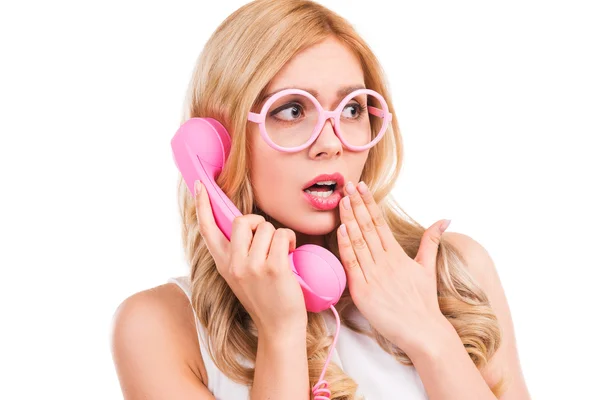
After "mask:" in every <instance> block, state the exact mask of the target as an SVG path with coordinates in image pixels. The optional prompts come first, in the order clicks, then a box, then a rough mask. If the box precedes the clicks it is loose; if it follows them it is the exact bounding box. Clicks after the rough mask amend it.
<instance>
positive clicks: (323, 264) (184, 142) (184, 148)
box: [171, 118, 346, 317]
mask: <svg viewBox="0 0 600 400" xmlns="http://www.w3.org/2000/svg"><path fill="white" fill-rule="evenodd" d="M230 147H231V138H230V136H229V133H228V132H227V130H226V129H225V127H223V125H222V124H221V123H220V122H219V121H217V120H216V119H213V118H190V119H189V120H187V121H186V122H185V123H183V124H182V125H181V126H180V127H179V129H178V130H177V132H176V133H175V136H174V137H173V139H172V140H171V148H172V150H173V159H174V161H175V164H176V165H177V168H178V169H179V171H180V172H181V175H182V176H183V178H184V180H185V182H186V184H187V187H188V189H189V191H190V193H192V196H194V182H195V181H196V180H197V179H200V181H201V182H202V183H203V184H204V186H205V187H206V190H207V192H208V196H209V198H210V202H211V206H212V210H213V215H214V216H215V221H216V223H217V226H218V227H219V228H220V229H221V231H222V232H223V234H224V235H225V236H226V237H227V239H230V238H231V229H232V223H233V219H234V218H235V217H236V216H239V215H242V214H241V213H240V211H239V210H238V209H237V208H236V207H235V206H234V205H233V203H232V202H231V200H229V198H227V196H226V195H225V193H223V191H222V190H221V188H219V186H217V184H216V182H215V179H216V178H217V176H218V175H219V173H220V172H221V170H222V169H223V165H224V164H225V161H226V160H227V157H228V156H229V149H230ZM289 260H290V267H291V268H292V271H293V272H294V274H295V275H296V278H297V280H298V282H299V284H300V286H301V288H302V293H303V294H304V302H305V304H306V309H307V310H308V311H311V312H320V311H323V310H325V309H328V308H333V307H331V306H333V305H334V304H336V303H337V302H338V301H339V299H340V296H341V295H342V292H343V291H344V289H345V287H346V274H345V271H344V267H343V266H342V265H341V263H340V261H339V260H338V259H337V258H336V257H335V256H334V255H333V254H332V253H331V252H330V251H328V250H327V249H324V248H323V247H320V246H317V245H313V244H305V245H303V246H300V247H297V248H296V249H295V250H294V251H292V252H290V254H289ZM334 311H335V310H334ZM336 317H337V316H336Z"/></svg>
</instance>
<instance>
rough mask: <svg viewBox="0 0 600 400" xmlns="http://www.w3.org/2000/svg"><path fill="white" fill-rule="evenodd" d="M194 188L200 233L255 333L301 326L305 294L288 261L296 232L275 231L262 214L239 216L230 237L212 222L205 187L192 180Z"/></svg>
mask: <svg viewBox="0 0 600 400" xmlns="http://www.w3.org/2000/svg"><path fill="white" fill-rule="evenodd" d="M198 189H200V191H199V190H198ZM195 190H196V192H195V193H196V195H195V204H196V215H197V218H198V227H199V230H200V234H201V235H202V237H203V238H204V241H205V242H206V246H207V247H208V250H209V252H210V254H211V255H212V257H213V259H214V260H215V264H216V266H217V270H218V271H219V273H220V274H221V276H222V277H223V278H224V279H225V281H226V282H227V284H228V285H229V287H231V290H232V291H233V292H234V293H235V295H236V297H237V298H238V299H239V300H240V302H241V303H242V305H243V306H244V307H245V309H246V311H248V313H249V314H250V316H251V317H252V320H253V321H254V323H255V324H256V327H257V329H258V333H259V335H260V336H262V335H266V336H269V335H272V334H274V335H279V334H282V333H283V334H285V333H286V332H290V331H291V332H293V331H294V330H297V329H300V330H301V331H305V330H306V324H307V313H306V306H305V304H304V296H303V294H302V289H301V288H300V284H299V283H298V281H297V279H296V277H295V274H294V273H293V272H292V269H291V268H290V263H289V260H288V254H289V252H290V251H292V250H294V249H295V248H296V235H295V233H294V231H292V230H291V229H286V228H279V229H277V230H275V228H274V226H273V225H272V224H271V223H270V222H266V221H265V218H264V217H263V216H261V215H256V214H248V215H242V216H239V217H236V218H235V219H234V220H233V226H232V231H231V242H229V240H227V237H226V236H225V235H224V234H223V232H221V230H220V229H219V227H218V226H217V224H216V222H215V219H214V215H213V212H212V208H211V206H210V198H209V197H208V193H207V191H206V188H205V187H204V185H202V183H201V182H200V181H196V187H195Z"/></svg>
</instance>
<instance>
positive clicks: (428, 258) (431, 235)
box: [415, 219, 451, 271]
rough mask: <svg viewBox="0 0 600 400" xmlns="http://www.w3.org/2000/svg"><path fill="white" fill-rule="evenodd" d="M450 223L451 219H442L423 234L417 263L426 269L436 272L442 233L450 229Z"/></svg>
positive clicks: (416, 259)
mask: <svg viewBox="0 0 600 400" xmlns="http://www.w3.org/2000/svg"><path fill="white" fill-rule="evenodd" d="M450 221H451V220H449V219H442V220H440V221H438V222H436V223H435V224H433V225H431V226H430V227H429V228H428V229H427V230H426V231H425V233H424V234H423V237H422V238H421V245H420V246H419V251H418V252H417V256H416V257H415V261H416V262H418V263H419V264H421V265H422V266H423V267H425V268H426V269H429V270H431V271H434V270H435V260H436V258H437V253H438V248H439V245H440V240H441V239H442V233H444V231H445V230H446V229H447V228H448V225H450Z"/></svg>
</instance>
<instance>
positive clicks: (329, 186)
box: [304, 181, 338, 199]
mask: <svg viewBox="0 0 600 400" xmlns="http://www.w3.org/2000/svg"><path fill="white" fill-rule="evenodd" d="M337 186H338V185H337V182H334V181H329V182H322V183H315V184H314V185H311V186H309V187H307V188H306V189H304V192H305V193H308V194H310V195H313V196H315V197H320V198H324V199H326V198H328V197H329V196H331V195H332V194H333V192H335V190H336V189H337Z"/></svg>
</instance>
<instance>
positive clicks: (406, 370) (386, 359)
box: [168, 276, 428, 400]
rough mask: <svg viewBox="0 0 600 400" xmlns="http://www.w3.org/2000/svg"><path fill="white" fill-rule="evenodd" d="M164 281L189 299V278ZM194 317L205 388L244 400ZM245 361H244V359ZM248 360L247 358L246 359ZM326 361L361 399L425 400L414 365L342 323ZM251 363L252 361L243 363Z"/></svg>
mask: <svg viewBox="0 0 600 400" xmlns="http://www.w3.org/2000/svg"><path fill="white" fill-rule="evenodd" d="M168 282H171V283H175V284H177V285H178V286H179V287H180V288H181V290H183V292H184V293H185V294H186V295H187V297H188V299H191V289H190V280H189V277H187V276H180V277H173V278H169V279H168ZM322 313H323V317H324V319H325V322H326V324H327V328H328V330H329V333H330V334H332V335H334V334H335V329H336V321H335V317H334V315H333V313H332V312H331V311H330V310H327V311H323V312H322ZM194 318H195V320H196V330H197V332H198V341H199V343H200V351H201V353H202V360H203V361H204V366H205V368H206V373H207V375H208V390H210V392H211V393H212V394H213V396H215V398H216V399H217V400H225V399H226V400H247V399H249V398H250V389H249V387H247V386H244V385H242V384H239V383H236V382H233V381H232V380H231V379H229V378H228V377H227V376H226V375H225V374H223V373H222V372H221V371H220V370H219V369H218V368H217V367H216V365H215V363H214V362H213V361H212V359H211V358H210V356H209V355H208V348H207V343H208V337H207V335H206V331H205V330H204V327H203V326H202V324H201V323H200V321H199V320H198V317H197V315H196V312H195V311H194ZM351 318H352V319H353V320H356V321H357V322H359V323H361V321H362V323H366V319H365V318H364V317H363V316H362V315H360V313H354V314H351ZM246 361H247V360H246ZM247 362H248V363H249V361H247ZM330 363H335V364H337V365H338V366H339V367H340V368H341V369H342V370H343V371H344V372H345V373H346V374H347V375H348V376H350V377H351V378H352V379H354V381H355V382H356V383H357V385H358V389H357V392H356V394H357V396H359V397H360V396H364V398H365V400H379V399H402V400H427V399H428V397H427V393H426V392H425V388H424V387H423V383H422V382H421V378H420V377H419V375H418V373H417V371H416V369H415V367H414V366H407V365H403V364H401V363H400V362H398V361H396V359H395V358H394V357H393V356H392V355H390V354H388V353H386V352H385V351H384V350H383V349H382V348H381V347H380V346H379V345H378V344H377V342H376V341H375V340H374V339H372V338H370V337H368V336H366V335H363V334H360V333H357V332H354V331H353V330H351V329H349V328H348V327H346V326H345V325H343V324H342V325H340V333H339V335H338V340H337V343H336V346H335V350H334V352H333V354H332V356H331V361H330ZM245 365H246V366H249V365H250V366H251V365H252V364H245Z"/></svg>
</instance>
